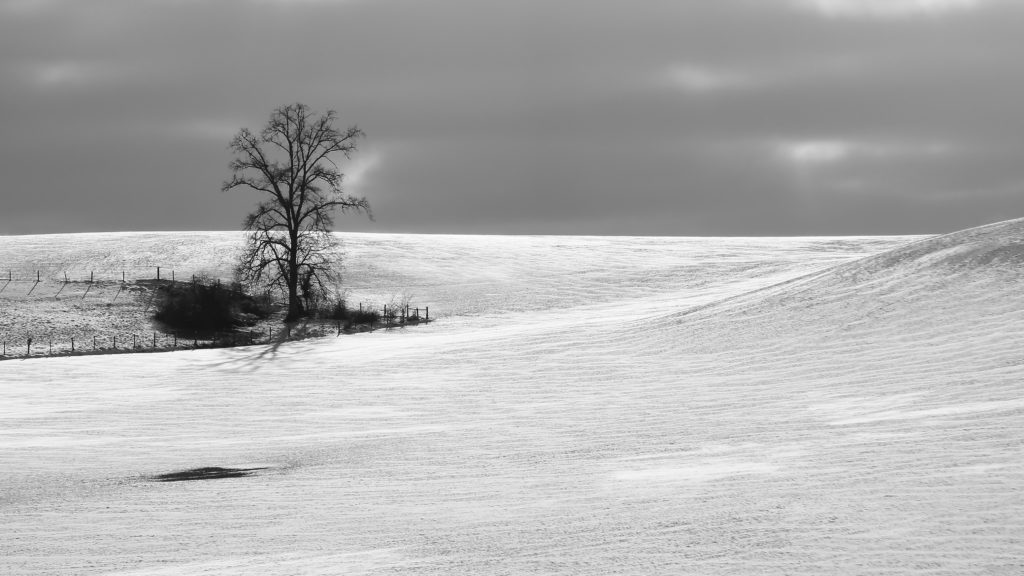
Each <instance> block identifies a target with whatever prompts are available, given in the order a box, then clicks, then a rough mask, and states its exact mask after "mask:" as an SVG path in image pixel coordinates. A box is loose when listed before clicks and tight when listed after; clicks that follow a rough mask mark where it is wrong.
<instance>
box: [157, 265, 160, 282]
mask: <svg viewBox="0 0 1024 576" xmlns="http://www.w3.org/2000/svg"><path fill="white" fill-rule="evenodd" d="M156 279H157V280H159V279H160V267H159V266H157V267H156Z"/></svg>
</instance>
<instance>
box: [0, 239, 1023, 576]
mask: <svg viewBox="0 0 1024 576" xmlns="http://www.w3.org/2000/svg"><path fill="white" fill-rule="evenodd" d="M170 237H171V236H168V235H160V234H126V235H120V236H117V235H89V236H79V237H76V238H73V239H69V238H68V237H64V236H51V237H22V238H3V239H2V241H0V245H4V248H3V249H0V254H6V255H11V254H14V253H17V254H18V255H19V257H21V258H22V260H21V261H22V262H23V263H24V265H25V266H28V267H31V265H33V264H34V263H35V262H33V261H32V258H37V259H38V260H39V261H42V260H46V259H51V260H53V259H54V258H53V256H52V255H51V254H55V253H62V254H65V255H66V257H67V258H68V259H69V260H70V261H75V260H77V259H80V260H85V259H86V258H87V257H88V251H89V250H90V246H94V245H100V244H103V245H105V246H107V248H105V250H107V251H108V252H109V253H108V254H105V255H100V256H97V257H96V260H95V261H97V262H98V261H104V262H115V261H117V260H118V259H127V258H129V257H128V256H126V255H127V254H132V253H133V252H132V250H133V248H132V246H142V247H143V248H142V249H141V250H142V251H143V252H145V251H149V252H150V253H151V254H152V257H153V258H154V259H164V260H172V259H177V261H178V262H181V263H182V264H181V265H182V266H185V265H188V264H193V265H194V266H197V267H207V268H208V269H210V270H214V271H216V270H221V269H224V266H226V263H227V262H228V259H227V257H226V255H225V254H226V250H225V247H228V246H230V245H231V242H233V241H234V239H237V235H231V234H226V233H210V234H195V235H190V236H185V237H182V238H179V240H178V241H175V242H173V243H168V242H167V240H168V239H169V238H170ZM343 239H344V240H345V243H346V246H347V249H348V254H349V259H348V271H347V274H348V278H349V280H348V282H349V284H350V285H351V286H352V287H353V295H352V297H354V298H357V299H358V298H363V297H365V298H371V297H374V295H379V294H381V293H384V292H388V291H391V292H392V293H394V294H405V295H411V296H412V297H413V299H414V300H416V301H421V302H424V305H427V304H429V305H430V306H431V312H432V315H433V313H434V311H435V310H437V311H438V312H440V311H444V314H443V315H442V317H441V319H440V321H438V322H435V323H433V324H430V325H427V326H420V327H416V328H410V329H407V330H401V331H399V330H395V331H390V332H383V331H381V332H375V333H367V334H359V335H354V336H344V337H340V338H326V339H318V340H306V341H301V342H293V343H288V344H284V345H281V346H277V347H271V346H256V347H249V348H236V349H220V350H200V351H188V352H173V353H166V354H139V355H120V356H86V357H67V358H43V359H30V360H12V361H7V362H3V363H0V381H2V384H0V486H2V490H3V491H2V493H0V517H2V519H3V522H2V526H0V573H3V574H118V575H129V574H131V575H143V574H146V575H149V574H158V575H172V574H173V575H178V574H180V575H195V574H237V575H243V574H375V575H376V574H389V575H395V574H428V575H429V574H579V575H590V574H684V575H685V574H692V575H718V574H780V575H781V574H794V575H801V574H806V575H820V574H864V575H867V574H928V575H938V574H949V575H970V574H978V575H981V574H986V575H1007V576H1009V575H1018V574H1021V573H1024V488H1022V487H1024V389H1022V387H1021V379H1022V376H1024V368H1022V364H1024V346H1022V344H1024V291H1022V290H1021V289H1020V287H1021V285H1022V282H1024V271H1022V269H1021V263H1022V262H1021V260H1022V256H1024V221H1010V222H1004V223H999V224H995V225H991V226H986V227H982V228H977V229H972V230H968V231H964V232H961V233H957V234H952V235H948V236H941V237H935V238H926V239H915V238H906V237H905V238H839V239H836V238H774V239H771V238H761V239H757V238H749V239H741V238H717V239H714V238H708V239H694V238H601V237H490V236H428V235H357V234H352V235H343ZM118 243H120V244H118ZM12 244H16V246H14V247H13V248H12ZM169 244H173V249H172V248H168V252H167V253H162V252H160V249H158V247H159V246H165V245H169ZM115 245H121V246H123V248H121V249H123V250H124V252H123V253H122V252H118V250H120V249H118V248H114V247H112V246H115ZM33 254H35V255H36V256H33ZM2 263H3V260H2V259H0V264H2ZM65 265H66V263H65ZM90 265H92V264H91V263H90ZM85 267H88V266H85ZM83 269H84V268H83ZM214 468H223V469H238V470H245V471H249V472H251V473H250V474H249V475H246V476H240V477H227V478H217V479H204V480H197V481H177V482H154V481H152V479H153V478H154V477H158V476H159V475H162V474H169V473H175V472H182V471H190V470H201V469H214Z"/></svg>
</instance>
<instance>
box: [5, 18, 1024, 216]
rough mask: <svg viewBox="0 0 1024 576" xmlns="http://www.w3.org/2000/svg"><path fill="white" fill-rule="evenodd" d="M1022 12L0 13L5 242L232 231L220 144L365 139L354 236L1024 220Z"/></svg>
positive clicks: (353, 187) (355, 168) (235, 200)
mask: <svg viewBox="0 0 1024 576" xmlns="http://www.w3.org/2000/svg"><path fill="white" fill-rule="evenodd" d="M1022 57H1024V2H1020V1H1014V0H1002V1H999V0H989V1H986V0H689V1H687V0H664V1H654V0H632V1H625V0H623V1H618V2H612V1H601V0H562V1H557V0H500V1H499V0H207V1H203V0H0V178H2V179H0V199H2V206H0V234H26V233H51V232H71V231H103V230H189V229H192V230H224V229H227V230H230V229H237V228H239V225H240V223H241V221H242V219H243V217H244V215H245V213H246V212H247V211H248V210H249V208H250V207H251V205H252V204H253V202H254V201H255V197H253V196H252V195H251V194H249V193H246V192H243V191H240V190H236V191H232V192H228V193H222V192H220V185H221V183H222V181H223V180H224V179H225V178H227V177H228V176H229V170H228V162H229V161H230V159H231V156H230V153H229V151H228V150H227V143H228V141H229V140H230V139H231V136H232V135H233V134H234V133H235V132H237V131H238V129H239V128H242V127H249V128H252V129H258V128H259V127H260V126H261V125H262V124H263V123H264V122H265V121H266V119H267V117H268V116H269V114H270V112H271V111H272V110H273V109H274V108H276V107H278V106H281V105H283V104H288V103H291V102H296V101H301V102H304V103H306V104H308V105H310V106H312V107H313V108H314V109H317V110H324V109H327V108H333V109H335V110H337V111H338V113H339V116H340V118H341V120H342V123H343V124H345V125H349V124H356V125H358V126H359V127H360V128H362V129H363V130H364V131H365V132H366V133H367V138H366V139H365V140H363V141H362V143H361V146H360V150H359V151H358V152H357V154H356V155H355V156H354V157H353V159H352V161H350V162H348V163H346V164H343V170H345V171H346V172H347V173H348V179H349V183H348V186H347V191H349V192H352V193H354V194H357V195H365V196H366V197H367V198H368V199H369V201H370V203H371V204H372V206H373V208H374V210H375V212H376V214H377V221H376V222H374V223H371V222H369V221H367V220H366V219H364V218H361V217H354V216H344V217H341V218H339V219H338V229H339V230H354V231H386V232H453V233H554V234H664V235H806V234H904V233H931V232H943V231H952V230H955V229H959V228H965V227H969V226H974V225H978V224H982V223H985V222H989V221H995V220H1003V219H1008V218H1014V217H1018V216H1024V64H1022Z"/></svg>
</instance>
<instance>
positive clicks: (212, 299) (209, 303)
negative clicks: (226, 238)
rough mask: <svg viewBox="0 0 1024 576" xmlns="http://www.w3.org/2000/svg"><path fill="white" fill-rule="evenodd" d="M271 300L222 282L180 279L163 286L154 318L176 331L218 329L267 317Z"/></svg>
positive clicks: (213, 330)
mask: <svg viewBox="0 0 1024 576" xmlns="http://www.w3.org/2000/svg"><path fill="white" fill-rule="evenodd" d="M267 300H268V299H266V300H261V299H259V298H253V297H252V296H248V295H246V294H244V293H242V292H241V291H239V290H232V289H229V288H225V287H223V286H221V285H220V284H207V283H203V282H193V283H187V282H176V283H173V284H169V285H167V286H163V287H161V288H160V291H159V292H158V293H157V298H156V312H155V313H154V314H153V317H154V318H155V319H156V320H158V321H160V322H162V323H164V324H165V325H167V326H168V327H170V328H173V329H176V330H188V331H194V332H218V331H223V330H231V329H233V328H236V327H238V326H242V325H245V324H247V323H250V322H251V319H253V318H265V317H266V316H267V315H268V314H269V312H270V306H269V303H268V302H267Z"/></svg>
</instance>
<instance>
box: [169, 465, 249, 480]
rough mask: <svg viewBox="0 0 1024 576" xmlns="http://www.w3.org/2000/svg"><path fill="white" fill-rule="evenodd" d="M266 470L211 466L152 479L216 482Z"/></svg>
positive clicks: (170, 473)
mask: <svg viewBox="0 0 1024 576" xmlns="http://www.w3.org/2000/svg"><path fill="white" fill-rule="evenodd" d="M260 470H266V468H220V467H217V466H210V467H206V468H193V469H191V470H182V471H180V472H168V473H167V474H157V475H156V476H153V477H152V480H153V481H154V482H184V481H186V480H216V479H218V478H242V477H244V476H252V475H253V473H255V472H258V471H260Z"/></svg>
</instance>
